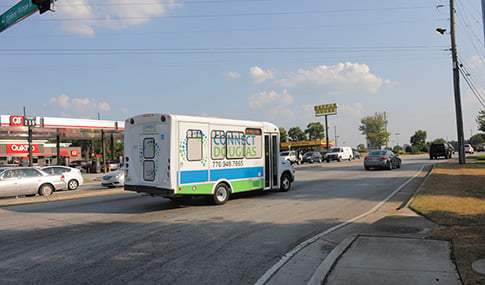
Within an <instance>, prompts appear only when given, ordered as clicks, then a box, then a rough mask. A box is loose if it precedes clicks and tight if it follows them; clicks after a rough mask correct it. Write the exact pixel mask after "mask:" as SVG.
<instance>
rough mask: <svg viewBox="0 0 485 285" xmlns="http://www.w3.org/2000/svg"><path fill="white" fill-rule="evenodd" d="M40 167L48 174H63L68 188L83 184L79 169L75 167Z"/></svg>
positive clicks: (74, 188)
mask: <svg viewBox="0 0 485 285" xmlns="http://www.w3.org/2000/svg"><path fill="white" fill-rule="evenodd" d="M41 169H42V170H43V171H44V172H46V173H49V174H64V179H65V180H66V183H67V189H68V190H76V189H77V188H78V187H79V186H81V185H83V184H84V179H83V176H82V174H81V170H79V169H77V168H72V167H67V166H62V165H51V166H45V167H42V168H41Z"/></svg>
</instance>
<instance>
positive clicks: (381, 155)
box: [364, 149, 401, 170]
mask: <svg viewBox="0 0 485 285" xmlns="http://www.w3.org/2000/svg"><path fill="white" fill-rule="evenodd" d="M364 168H365V170H369V169H371V168H384V169H389V170H392V169H393V168H401V158H400V157H399V155H397V154H395V153H394V152H392V151H390V150H385V149H380V150H372V151H370V152H369V154H368V155H367V156H366V157H365V159H364Z"/></svg>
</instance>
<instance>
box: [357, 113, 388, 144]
mask: <svg viewBox="0 0 485 285" xmlns="http://www.w3.org/2000/svg"><path fill="white" fill-rule="evenodd" d="M360 122H361V124H362V125H360V126H359V130H360V131H362V134H363V135H365V136H366V138H367V141H368V142H369V143H370V144H371V145H372V146H374V147H377V148H380V147H381V146H384V145H386V144H387V143H388V142H389V137H390V135H391V134H390V133H389V132H388V131H387V130H386V127H387V120H386V118H385V114H384V113H375V114H374V115H372V116H367V117H364V118H362V119H361V120H360Z"/></svg>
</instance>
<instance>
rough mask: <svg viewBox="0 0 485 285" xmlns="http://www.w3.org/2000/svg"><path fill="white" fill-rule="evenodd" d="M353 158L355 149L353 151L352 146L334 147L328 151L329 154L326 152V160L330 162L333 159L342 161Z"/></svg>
mask: <svg viewBox="0 0 485 285" xmlns="http://www.w3.org/2000/svg"><path fill="white" fill-rule="evenodd" d="M352 158H353V151H352V148H351V147H349V146H343V147H333V148H331V149H330V150H329V151H328V152H327V154H325V161H326V162H330V161H332V160H336V161H338V162H340V161H342V160H343V159H348V160H352Z"/></svg>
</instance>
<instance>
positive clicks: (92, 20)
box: [56, 0, 182, 36]
mask: <svg viewBox="0 0 485 285" xmlns="http://www.w3.org/2000/svg"><path fill="white" fill-rule="evenodd" d="M181 6H182V4H180V3H177V2H175V0H163V1H162V0H147V1H143V3H140V4H138V5H137V4H136V2H133V1H132V0H108V1H106V2H103V3H102V5H100V4H99V2H98V1H94V0H63V1H62V2H59V4H58V9H56V16H59V17H60V18H68V19H73V20H75V21H67V22H64V23H63V25H62V29H64V30H65V31H68V32H70V33H73V34H77V35H82V36H94V34H95V28H109V29H123V28H127V27H130V26H136V25H140V24H143V23H146V22H148V21H150V18H151V17H155V16H157V17H158V16H162V15H165V14H167V9H169V8H175V7H181ZM76 19H80V20H79V21H78V20H76Z"/></svg>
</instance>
